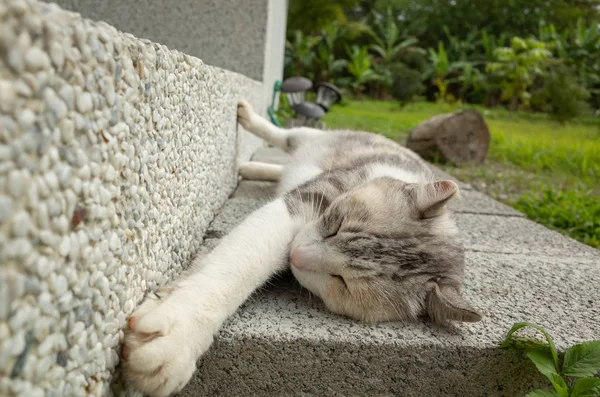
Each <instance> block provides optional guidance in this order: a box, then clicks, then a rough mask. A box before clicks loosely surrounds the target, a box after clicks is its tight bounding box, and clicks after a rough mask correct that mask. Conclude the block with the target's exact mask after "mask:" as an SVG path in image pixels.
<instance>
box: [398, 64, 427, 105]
mask: <svg viewBox="0 0 600 397" xmlns="http://www.w3.org/2000/svg"><path fill="white" fill-rule="evenodd" d="M390 70H391V74H392V86H391V88H390V93H391V94H392V96H393V97H394V98H395V99H396V100H397V101H399V102H400V105H402V106H404V105H406V104H407V103H409V102H410V101H412V100H413V99H414V98H415V97H417V96H419V95H421V94H423V92H424V91H425V86H424V85H423V83H422V82H421V73H419V72H418V71H416V70H414V69H410V68H409V67H408V66H406V65H404V64H402V63H397V64H394V65H392V66H391V68H390Z"/></svg>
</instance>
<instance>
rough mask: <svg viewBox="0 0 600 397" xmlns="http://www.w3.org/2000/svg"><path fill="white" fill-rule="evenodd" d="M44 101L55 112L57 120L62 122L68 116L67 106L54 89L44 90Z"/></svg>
mask: <svg viewBox="0 0 600 397" xmlns="http://www.w3.org/2000/svg"><path fill="white" fill-rule="evenodd" d="M44 101H45V102H46V105H47V106H48V108H49V109H51V110H52V111H53V112H54V115H55V116H56V119H57V120H61V119H62V118H63V117H65V115H66V114H67V110H68V108H67V104H66V103H64V101H63V100H62V99H60V98H59V97H58V96H57V95H56V93H55V92H54V90H53V89H52V88H49V87H48V88H46V89H45V90H44Z"/></svg>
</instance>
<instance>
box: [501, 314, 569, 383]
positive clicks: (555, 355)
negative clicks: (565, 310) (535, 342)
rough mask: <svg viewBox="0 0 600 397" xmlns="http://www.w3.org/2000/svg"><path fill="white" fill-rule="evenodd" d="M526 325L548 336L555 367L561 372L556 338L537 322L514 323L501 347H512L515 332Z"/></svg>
mask: <svg viewBox="0 0 600 397" xmlns="http://www.w3.org/2000/svg"><path fill="white" fill-rule="evenodd" d="M525 327H532V328H535V329H536V330H538V331H539V332H541V333H542V334H543V335H544V337H545V338H546V342H548V346H549V347H550V353H551V354H552V361H553V362H554V368H555V369H556V372H560V371H559V367H558V353H557V352H556V346H555V345H554V340H552V337H551V336H550V335H549V334H548V333H547V332H546V330H544V329H543V328H542V327H540V326H539V325H537V324H533V323H529V322H526V321H525V322H521V323H516V324H514V325H513V326H512V328H511V329H510V330H509V331H508V333H507V334H506V338H505V339H504V342H503V343H502V344H501V345H500V347H501V348H506V347H511V338H512V336H513V334H514V333H515V332H517V331H518V330H520V329H521V328H525Z"/></svg>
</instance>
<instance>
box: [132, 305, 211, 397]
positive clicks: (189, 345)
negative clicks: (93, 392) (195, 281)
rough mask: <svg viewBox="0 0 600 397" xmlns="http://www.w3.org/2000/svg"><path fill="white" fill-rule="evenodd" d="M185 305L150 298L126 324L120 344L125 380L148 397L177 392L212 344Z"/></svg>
mask: <svg viewBox="0 0 600 397" xmlns="http://www.w3.org/2000/svg"><path fill="white" fill-rule="evenodd" d="M186 311H187V312H188V313H189V310H186V308H185V307H184V306H181V305H177V304H175V303H174V302H172V300H170V299H164V297H163V299H162V300H161V299H156V298H150V299H146V301H145V302H144V303H143V304H142V305H141V306H140V307H139V308H138V309H137V310H136V312H135V313H134V314H133V315H132V316H131V318H130V319H129V322H128V330H127V331H126V333H125V340H124V344H123V350H122V356H123V371H124V373H125V377H126V379H127V380H128V381H129V382H131V383H132V384H133V385H134V386H135V387H136V388H137V389H138V390H139V391H141V392H143V393H146V394H148V395H149V396H151V397H165V396H168V395H170V394H172V393H176V392H178V391H180V390H181V389H182V388H183V387H184V386H185V385H186V384H187V383H188V382H189V380H190V378H191V377H192V375H193V373H194V371H195V370H196V360H197V359H198V357H199V356H200V355H201V354H202V353H204V352H205V351H206V350H207V349H208V347H209V346H210V344H211V343H212V339H213V333H212V332H210V331H209V328H208V327H207V329H206V330H205V331H204V332H202V331H201V330H199V329H198V325H197V323H196V322H195V321H194V319H192V318H191V317H190V316H189V314H188V315H186Z"/></svg>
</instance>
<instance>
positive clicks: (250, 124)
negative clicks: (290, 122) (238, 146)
mask: <svg viewBox="0 0 600 397" xmlns="http://www.w3.org/2000/svg"><path fill="white" fill-rule="evenodd" d="M237 114H238V122H239V123H240V124H241V125H242V127H244V128H245V129H246V130H248V131H249V132H251V133H253V134H254V135H256V136H258V137H259V138H262V139H264V140H265V141H267V143H269V144H271V145H273V146H275V147H278V148H279V149H281V150H284V151H286V152H290V151H292V150H294V149H295V148H297V147H298V146H299V145H300V144H301V142H302V141H304V140H307V139H314V138H317V137H319V136H321V135H322V134H323V133H324V132H323V131H322V130H318V129H314V128H308V127H299V128H290V129H285V128H281V127H277V126H276V125H274V124H272V123H271V122H269V121H268V120H267V119H265V118H263V117H261V116H259V115H258V114H256V113H255V112H254V110H253V109H252V107H251V106H250V104H249V103H248V102H246V101H241V102H240V103H239V104H238V112H237Z"/></svg>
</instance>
